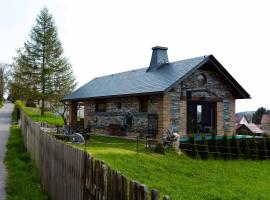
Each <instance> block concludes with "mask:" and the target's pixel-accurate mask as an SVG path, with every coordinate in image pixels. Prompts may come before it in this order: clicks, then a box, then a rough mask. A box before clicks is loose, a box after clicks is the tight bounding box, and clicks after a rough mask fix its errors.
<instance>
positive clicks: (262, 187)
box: [76, 136, 270, 200]
mask: <svg viewBox="0 0 270 200" xmlns="http://www.w3.org/2000/svg"><path fill="white" fill-rule="evenodd" d="M76 146H77V147H78V148H82V149H83V148H84V146H83V145H76ZM87 151H88V152H90V153H91V154H92V155H93V156H94V157H95V158H97V159H101V160H105V162H106V163H107V164H110V165H111V166H112V167H113V168H114V169H117V170H119V171H120V172H122V173H123V174H124V175H126V176H127V177H128V178H130V179H135V180H138V181H139V182H141V183H144V184H146V185H148V186H149V187H150V189H152V188H156V189H158V190H159V191H160V192H161V194H162V195H164V194H167V195H169V196H170V197H171V198H172V199H174V200H181V199H189V200H197V199H209V200H210V199H211V200H214V199H215V200H217V199H219V200H223V199H224V200H225V199H234V200H237V199H252V200H256V199H260V200H263V199H270V190H269V184H270V176H269V175H268V174H269V169H270V162H269V161H250V160H236V161H223V160H193V159H191V158H189V157H187V156H185V155H181V156H179V155H177V154H176V153H174V152H172V151H169V152H166V154H165V155H159V154H155V153H153V152H150V151H145V150H144V147H143V143H140V144H139V155H137V154H136V141H133V140H127V139H118V138H111V137H105V136H92V137H91V139H90V143H88V144H87Z"/></svg>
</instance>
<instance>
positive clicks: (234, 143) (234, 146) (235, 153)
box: [230, 134, 240, 159]
mask: <svg viewBox="0 0 270 200" xmlns="http://www.w3.org/2000/svg"><path fill="white" fill-rule="evenodd" d="M230 150H231V154H232V159H238V157H239V154H240V148H239V144H238V140H237V139H236V135H235V134H233V136H232V139H231V140H230Z"/></svg>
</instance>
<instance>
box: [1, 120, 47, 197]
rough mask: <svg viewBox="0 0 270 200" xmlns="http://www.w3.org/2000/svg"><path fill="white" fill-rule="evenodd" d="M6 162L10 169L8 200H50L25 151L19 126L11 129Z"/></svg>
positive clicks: (7, 186)
mask: <svg viewBox="0 0 270 200" xmlns="http://www.w3.org/2000/svg"><path fill="white" fill-rule="evenodd" d="M4 162H5V165H6V167H7V169H8V177H7V184H6V191H7V194H8V198H7V199H8V200H32V199H33V200H36V199H39V200H42V199H48V197H47V196H46V194H45V192H44V191H43V189H42V187H41V185H40V180H39V176H38V172H37V169H36V167H35V164H34V163H33V162H32V161H31V159H30V155H29V153H27V152H26V151H25V148H24V145H23V139H22V135H21V130H20V128H19V127H18V126H17V125H13V126H12V127H11V128H10V137H9V140H8V143H7V152H6V156H5V161H4Z"/></svg>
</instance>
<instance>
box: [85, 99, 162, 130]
mask: <svg viewBox="0 0 270 200" xmlns="http://www.w3.org/2000/svg"><path fill="white" fill-rule="evenodd" d="M96 102H98V101H96ZM96 102H94V101H92V102H91V103H89V108H88V110H89V112H88V123H89V125H90V126H91V127H92V129H93V130H95V131H96V132H102V133H106V132H107V131H106V129H107V127H108V126H109V125H110V124H119V125H121V126H123V127H124V128H125V130H126V131H127V132H140V133H146V132H147V130H148V113H157V103H158V102H157V97H156V96H150V97H149V98H148V99H147V102H148V112H140V103H139V98H138V97H126V98H113V99H107V100H106V101H105V102H106V106H107V110H106V112H95V103H96ZM128 117H131V119H132V126H129V125H128V124H127V118H128Z"/></svg>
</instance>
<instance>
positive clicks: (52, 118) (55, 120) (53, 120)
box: [23, 107, 64, 125]
mask: <svg viewBox="0 0 270 200" xmlns="http://www.w3.org/2000/svg"><path fill="white" fill-rule="evenodd" d="M23 110H24V112H25V113H26V114H27V115H28V116H30V117H31V118H32V119H33V120H34V121H39V122H47V123H48V124H53V125H64V121H63V119H62V117H61V116H57V115H54V114H52V113H51V112H45V113H44V116H40V110H39V109H38V108H32V107H24V108H23Z"/></svg>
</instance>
